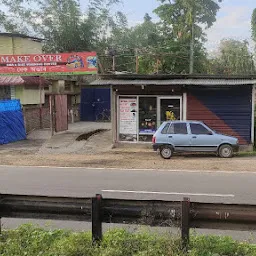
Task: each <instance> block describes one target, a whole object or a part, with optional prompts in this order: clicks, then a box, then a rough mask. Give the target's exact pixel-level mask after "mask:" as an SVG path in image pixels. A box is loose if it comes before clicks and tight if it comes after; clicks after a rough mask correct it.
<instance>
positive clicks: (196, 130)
mask: <svg viewBox="0 0 256 256" xmlns="http://www.w3.org/2000/svg"><path fill="white" fill-rule="evenodd" d="M190 129H191V133H192V134H197V135H200V134H201V135H209V134H211V132H210V131H209V130H208V129H206V128H205V127H204V126H203V125H201V124H190Z"/></svg>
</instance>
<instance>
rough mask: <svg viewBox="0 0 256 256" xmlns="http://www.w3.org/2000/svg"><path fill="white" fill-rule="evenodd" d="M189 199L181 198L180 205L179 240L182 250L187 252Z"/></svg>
mask: <svg viewBox="0 0 256 256" xmlns="http://www.w3.org/2000/svg"><path fill="white" fill-rule="evenodd" d="M189 220H190V199H189V198H183V201H182V203H181V239H182V248H183V250H185V251H187V249H188V244H189Z"/></svg>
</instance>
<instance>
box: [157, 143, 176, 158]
mask: <svg viewBox="0 0 256 256" xmlns="http://www.w3.org/2000/svg"><path fill="white" fill-rule="evenodd" d="M160 155H161V157H162V158H164V159H170V158H171V157H172V155H173V149H172V148H171V147H169V146H163V147H161V148H160Z"/></svg>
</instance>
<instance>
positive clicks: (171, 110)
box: [158, 97, 182, 127]
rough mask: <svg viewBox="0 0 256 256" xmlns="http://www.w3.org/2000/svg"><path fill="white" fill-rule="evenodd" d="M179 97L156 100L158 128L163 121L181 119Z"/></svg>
mask: <svg viewBox="0 0 256 256" xmlns="http://www.w3.org/2000/svg"><path fill="white" fill-rule="evenodd" d="M181 101H182V99H181V97H159V98H158V116H159V119H158V127H159V126H160V125H161V124H162V123H163V122H165V121H175V120H181V119H182V102H181Z"/></svg>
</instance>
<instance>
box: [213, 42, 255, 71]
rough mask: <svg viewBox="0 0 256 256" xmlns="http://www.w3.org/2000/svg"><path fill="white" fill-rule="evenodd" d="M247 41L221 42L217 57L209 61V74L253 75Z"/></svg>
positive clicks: (253, 66) (252, 63)
mask: <svg viewBox="0 0 256 256" xmlns="http://www.w3.org/2000/svg"><path fill="white" fill-rule="evenodd" d="M248 45H249V44H248V42H247V41H242V42H241V41H238V40H233V39H229V40H223V41H221V43H220V47H219V56H217V57H215V58H213V59H212V60H211V61H210V67H209V73H212V74H222V75H241V74H243V75H244V74H253V73H255V65H254V61H253V56H252V54H251V52H250V51H249V47H248Z"/></svg>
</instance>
